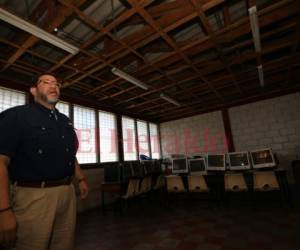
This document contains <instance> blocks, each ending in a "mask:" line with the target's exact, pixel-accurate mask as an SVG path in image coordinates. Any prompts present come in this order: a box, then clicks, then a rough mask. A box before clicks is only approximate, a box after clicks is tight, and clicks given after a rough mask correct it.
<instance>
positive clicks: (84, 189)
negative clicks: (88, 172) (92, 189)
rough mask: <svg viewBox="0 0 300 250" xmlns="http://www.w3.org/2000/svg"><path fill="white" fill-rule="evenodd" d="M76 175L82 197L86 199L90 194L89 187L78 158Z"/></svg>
mask: <svg viewBox="0 0 300 250" xmlns="http://www.w3.org/2000/svg"><path fill="white" fill-rule="evenodd" d="M75 177H76V179H77V181H78V185H79V190H80V198H81V199H85V198H86V197H87V196H88V193H89V187H88V183H87V180H86V178H85V176H84V174H83V172H82V170H81V168H80V166H79V163H78V161H77V159H76V161H75Z"/></svg>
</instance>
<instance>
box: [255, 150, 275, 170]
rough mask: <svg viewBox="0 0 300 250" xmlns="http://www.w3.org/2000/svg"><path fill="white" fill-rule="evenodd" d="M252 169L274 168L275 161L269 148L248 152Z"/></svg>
mask: <svg viewBox="0 0 300 250" xmlns="http://www.w3.org/2000/svg"><path fill="white" fill-rule="evenodd" d="M250 154H251V160H252V164H253V168H267V167H275V165H276V163H275V159H274V155H273V152H272V150H271V149H270V148H265V149H259V150H253V151H251V152H250Z"/></svg>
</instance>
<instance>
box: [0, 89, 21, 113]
mask: <svg viewBox="0 0 300 250" xmlns="http://www.w3.org/2000/svg"><path fill="white" fill-rule="evenodd" d="M25 103H26V95H25V93H23V92H19V91H16V90H10V89H6V88H0V112H2V111H4V110H6V109H9V108H12V107H15V106H18V105H24V104H25Z"/></svg>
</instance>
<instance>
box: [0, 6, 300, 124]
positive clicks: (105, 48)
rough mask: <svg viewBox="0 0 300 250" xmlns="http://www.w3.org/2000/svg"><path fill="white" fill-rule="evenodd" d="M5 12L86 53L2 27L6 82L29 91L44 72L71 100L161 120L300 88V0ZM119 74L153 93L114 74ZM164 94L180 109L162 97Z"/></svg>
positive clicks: (0, 53) (0, 63)
mask: <svg viewBox="0 0 300 250" xmlns="http://www.w3.org/2000/svg"><path fill="white" fill-rule="evenodd" d="M0 4H1V8H2V9H5V10H7V11H9V12H11V13H13V14H14V15H17V16H19V17H21V18H23V19H24V20H27V21H29V22H31V23H32V24H34V25H36V26H38V27H40V28H42V29H44V30H46V31H48V32H50V33H52V34H55V35H57V36H58V37H60V38H61V39H64V40H65V41H67V42H68V43H70V44H72V45H74V46H76V47H78V48H79V49H80V50H79V53H77V54H76V55H72V54H70V53H68V52H66V51H64V50H62V49H60V48H57V47H55V46H54V45H52V44H50V43H48V42H46V41H44V40H41V39H39V38H37V37H35V36H33V35H31V34H29V33H27V32H25V31H22V30H21V29H18V28H16V27H14V26H12V25H11V24H8V23H7V22H4V21H0V34H1V36H0V71H1V79H5V80H7V81H13V82H17V83H21V84H24V85H28V84H30V83H31V82H32V79H33V78H34V77H35V76H36V75H37V74H40V73H42V72H53V73H55V74H56V75H57V76H58V77H59V78H60V79H61V80H62V81H63V90H62V93H63V96H65V97H69V98H74V99H76V100H83V101H88V102H90V103H93V104H95V105H96V106H98V107H99V108H103V109H105V110H118V111H119V112H121V113H124V114H127V115H131V116H134V117H140V118H143V119H148V120H152V121H157V122H163V121H168V120H173V119H178V118H180V117H184V116H191V115H194V114H199V113H204V112H208V111H212V110H216V109H220V108H223V107H229V106H232V105H237V104H239V103H245V102H251V101H253V100H259V99H264V98H269V97H272V96H276V95H281V94H286V93H291V92H295V91H299V90H300V80H299V79H300V64H299V63H300V49H299V38H300V7H299V5H300V1H297V0H294V1H293V0H256V1H255V0H232V1H231V0H229V1H225V0H202V1H201V0H177V1H176V0H173V1H171V0H168V1H167V0H165V1H164V0H162V1H150V0H128V1H125V0H56V1H54V0H42V1H41V0H24V1H21V0H0ZM252 6H256V7H257V9H258V20H259V30H260V42H261V46H262V50H261V52H260V53H257V52H255V48H254V41H253V36H252V32H251V28H250V21H249V14H248V9H249V8H250V7H252ZM260 64H261V65H262V66H263V72H264V83H265V84H264V86H261V84H260V81H259V75H258V70H257V66H258V65H260ZM113 67H116V68H118V69H121V70H123V71H125V72H127V73H128V74H130V75H132V76H133V77H135V78H137V79H139V80H140V81H142V82H144V83H146V84H147V85H149V86H150V87H149V89H148V90H144V89H142V88H139V87H137V86H135V85H133V84H132V83H129V82H128V81H126V80H124V79H122V78H119V77H117V76H116V75H114V74H112V72H111V69H112V68H113ZM1 82H3V80H2V81H1ZM0 84H1V83H0ZM161 93H164V94H165V95H167V96H169V97H171V98H172V99H174V100H176V101H177V102H179V103H180V106H176V105H174V104H172V103H169V102H168V101H166V100H164V99H162V98H161V97H160V94H161Z"/></svg>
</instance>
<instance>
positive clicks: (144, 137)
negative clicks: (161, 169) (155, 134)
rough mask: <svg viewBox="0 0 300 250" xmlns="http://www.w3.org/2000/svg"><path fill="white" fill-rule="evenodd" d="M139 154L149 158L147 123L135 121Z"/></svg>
mask: <svg viewBox="0 0 300 250" xmlns="http://www.w3.org/2000/svg"><path fill="white" fill-rule="evenodd" d="M137 132H138V133H137V134H138V146H139V154H140V155H141V154H142V155H147V156H150V150H149V140H148V126H147V122H143V121H137Z"/></svg>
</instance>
